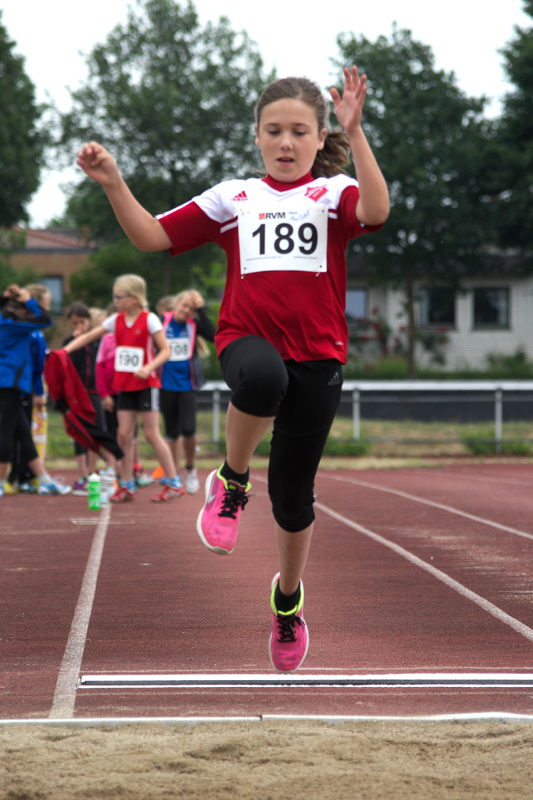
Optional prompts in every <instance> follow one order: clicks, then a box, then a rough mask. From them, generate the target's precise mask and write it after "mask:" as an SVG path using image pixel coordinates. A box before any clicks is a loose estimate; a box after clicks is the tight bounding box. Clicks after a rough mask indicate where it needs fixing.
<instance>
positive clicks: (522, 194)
mask: <svg viewBox="0 0 533 800" xmlns="http://www.w3.org/2000/svg"><path fill="white" fill-rule="evenodd" d="M524 11H525V13H526V14H528V15H529V16H530V17H532V18H533V0H527V2H525V3H524ZM502 52H503V55H504V59H505V62H504V68H505V71H506V73H507V76H508V78H509V81H510V82H511V83H512V84H513V89H512V91H511V92H509V93H508V94H507V95H506V96H505V98H504V103H503V113H502V116H501V119H500V121H499V124H498V126H497V135H496V148H495V151H496V153H495V154H496V156H497V160H495V165H494V168H493V173H492V175H493V179H492V186H491V190H492V195H493V198H494V199H495V200H496V210H497V215H496V224H497V227H498V231H499V235H500V243H501V245H502V246H503V247H508V248H509V247H510V248H522V249H523V251H524V253H529V254H531V250H532V248H533V27H531V26H529V27H527V28H519V27H516V28H515V36H514V38H513V39H512V40H511V41H510V42H509V43H508V44H507V45H506V46H505V47H504V48H503V50H502ZM530 269H531V267H530Z"/></svg>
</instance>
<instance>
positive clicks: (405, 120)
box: [336, 27, 487, 376]
mask: <svg viewBox="0 0 533 800" xmlns="http://www.w3.org/2000/svg"><path fill="white" fill-rule="evenodd" d="M337 42H338V46H339V50H340V53H341V58H340V59H339V61H338V62H337V63H336V65H337V66H338V67H341V66H342V65H343V64H345V63H354V64H357V65H358V67H359V69H360V70H361V71H364V72H366V73H367V75H368V77H369V87H370V88H369V93H368V95H367V100H366V105H365V113H364V119H363V125H364V127H365V130H366V132H367V134H368V137H369V139H370V142H371V145H372V147H373V149H374V151H375V153H376V156H377V159H378V161H379V164H380V166H381V168H382V170H383V173H384V175H385V177H386V179H387V181H388V183H389V189H390V193H391V204H392V209H391V215H390V218H389V220H388V221H387V223H386V225H385V227H384V229H383V230H382V231H381V232H380V233H379V234H377V235H376V236H373V237H371V241H361V242H355V243H354V244H353V245H352V247H353V252H354V254H357V253H361V252H364V260H365V263H366V264H367V266H368V267H369V273H370V274H372V275H373V276H374V280H375V281H376V282H379V283H382V284H390V285H393V286H395V287H396V288H403V290H404V291H405V309H406V316H407V331H406V334H407V353H406V357H407V362H408V373H409V375H410V376H413V375H414V372H415V341H416V334H417V326H416V321H415V301H416V292H417V288H418V287H419V286H421V285H425V286H430V285H433V286H435V285H445V286H448V287H457V286H459V284H460V280H461V278H462V277H463V276H464V275H465V274H466V273H467V272H468V271H470V270H476V272H479V271H480V270H482V269H483V259H482V256H481V251H482V246H483V245H484V244H486V236H487V231H486V228H485V225H484V222H485V219H484V215H485V211H484V208H483V205H482V203H481V193H482V190H481V185H480V174H481V165H482V163H483V158H484V153H485V151H486V147H487V130H486V123H485V121H484V120H483V117H482V111H483V105H484V103H483V100H481V99H472V98H468V97H466V96H465V95H464V94H463V93H462V92H461V91H460V90H459V88H458V87H457V85H456V81H455V78H454V76H453V74H446V73H444V72H443V71H440V70H437V69H435V66H434V57H433V54H432V52H431V49H430V48H429V47H428V46H426V45H424V44H421V43H419V42H416V41H414V40H413V38H412V35H411V33H410V31H407V30H398V29H397V28H396V27H393V31H392V37H391V39H390V40H388V39H387V38H386V37H384V36H380V37H379V38H378V39H377V40H376V41H375V42H371V41H369V40H368V39H366V38H365V37H356V36H354V35H353V34H341V35H340V36H339V37H338V40H337Z"/></svg>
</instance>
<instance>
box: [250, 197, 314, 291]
mask: <svg viewBox="0 0 533 800" xmlns="http://www.w3.org/2000/svg"><path fill="white" fill-rule="evenodd" d="M238 221H239V247H240V254H241V275H243V276H244V275H249V274H250V273H252V272H264V271H267V270H270V271H272V270H279V271H285V270H298V271H300V272H316V273H319V272H327V268H328V266H327V258H326V254H327V246H328V210H327V208H326V206H322V205H318V204H317V203H305V204H303V203H302V204H298V205H296V206H293V207H292V208H286V209H285V210H283V204H279V205H274V206H270V207H263V206H257V205H255V204H253V205H251V204H248V203H247V204H243V205H242V206H241V207H240V208H239V210H238Z"/></svg>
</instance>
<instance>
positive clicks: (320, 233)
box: [157, 175, 381, 362]
mask: <svg viewBox="0 0 533 800" xmlns="http://www.w3.org/2000/svg"><path fill="white" fill-rule="evenodd" d="M358 199H359V189H358V184H357V181H355V180H354V179H353V178H349V177H348V176H346V175H336V176H334V177H333V178H316V179H313V178H312V176H311V175H307V176H306V177H304V178H302V179H301V180H300V181H297V182H295V183H280V182H278V181H275V180H274V179H272V178H270V177H267V178H265V179H263V180H260V179H258V178H249V179H246V180H229V181H224V182H222V183H219V184H217V185H216V186H214V187H212V188H211V189H208V190H207V191H205V192H204V193H203V194H201V195H198V196H197V197H195V198H193V200H191V201H190V202H188V203H185V204H184V205H182V206H178V207H177V208H175V209H173V210H171V211H168V212H166V213H164V214H160V215H159V216H158V217H157V219H158V220H159V222H160V223H161V225H162V226H163V228H164V229H165V231H166V233H167V235H168V237H169V238H170V240H171V242H172V248H171V252H172V253H173V254H178V253H183V252H185V251H186V250H190V249H192V248H193V247H197V246H199V245H202V244H205V243H206V242H217V243H218V244H219V245H220V246H221V247H222V248H223V249H224V250H225V252H226V256H227V276H226V286H225V290H224V296H223V299H222V304H221V307H220V315H219V320H218V329H217V334H216V337H215V343H216V348H217V352H218V353H220V352H221V351H222V350H223V349H224V348H225V347H226V346H227V345H228V344H229V343H230V342H232V341H233V340H234V339H237V338H239V337H241V336H249V335H254V336H261V337H263V338H264V339H267V340H268V341H270V342H271V343H272V344H273V345H274V346H275V347H276V348H277V350H278V351H279V353H280V355H281V356H282V358H283V359H284V360H288V359H294V360H295V361H313V360H320V359H326V358H336V359H338V360H339V361H342V362H345V361H346V357H347V340H348V331H347V326H346V318H345V305H346V258H345V252H346V245H347V243H348V241H349V240H350V239H353V238H355V237H356V236H360V235H361V234H364V233H368V232H372V231H376V230H379V229H380V227H381V226H375V227H365V226H364V225H362V224H361V223H360V222H358V220H357V218H356V215H355V208H356V205H357V201H358Z"/></svg>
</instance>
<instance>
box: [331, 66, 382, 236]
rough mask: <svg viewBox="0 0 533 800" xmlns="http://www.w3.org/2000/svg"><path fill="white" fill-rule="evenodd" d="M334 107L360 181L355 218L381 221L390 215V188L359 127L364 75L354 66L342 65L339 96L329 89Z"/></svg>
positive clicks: (363, 101) (363, 221)
mask: <svg viewBox="0 0 533 800" xmlns="http://www.w3.org/2000/svg"><path fill="white" fill-rule="evenodd" d="M330 94H331V98H332V100H333V108H334V110H335V114H336V115H337V119H338V120H339V123H340V124H341V125H342V127H343V128H344V130H345V131H346V133H347V135H348V138H349V140H350V147H351V150H352V156H353V161H354V165H355V174H356V177H357V180H358V183H359V201H358V203H357V209H356V214H357V219H358V220H359V221H360V222H362V223H363V224H365V225H381V224H382V223H383V222H385V220H386V219H387V217H388V216H389V211H390V204H389V191H388V189H387V184H386V182H385V178H384V177H383V175H382V172H381V170H380V168H379V166H378V163H377V161H376V158H375V156H374V153H373V152H372V149H371V147H370V145H369V144H368V141H367V138H366V136H365V134H364V132H363V128H362V127H361V119H362V116H363V106H364V104H365V98H366V75H359V72H358V70H357V67H355V66H353V67H352V68H351V69H348V68H347V67H345V68H344V90H343V93H342V97H341V96H340V94H339V92H338V91H337V90H336V89H330Z"/></svg>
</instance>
